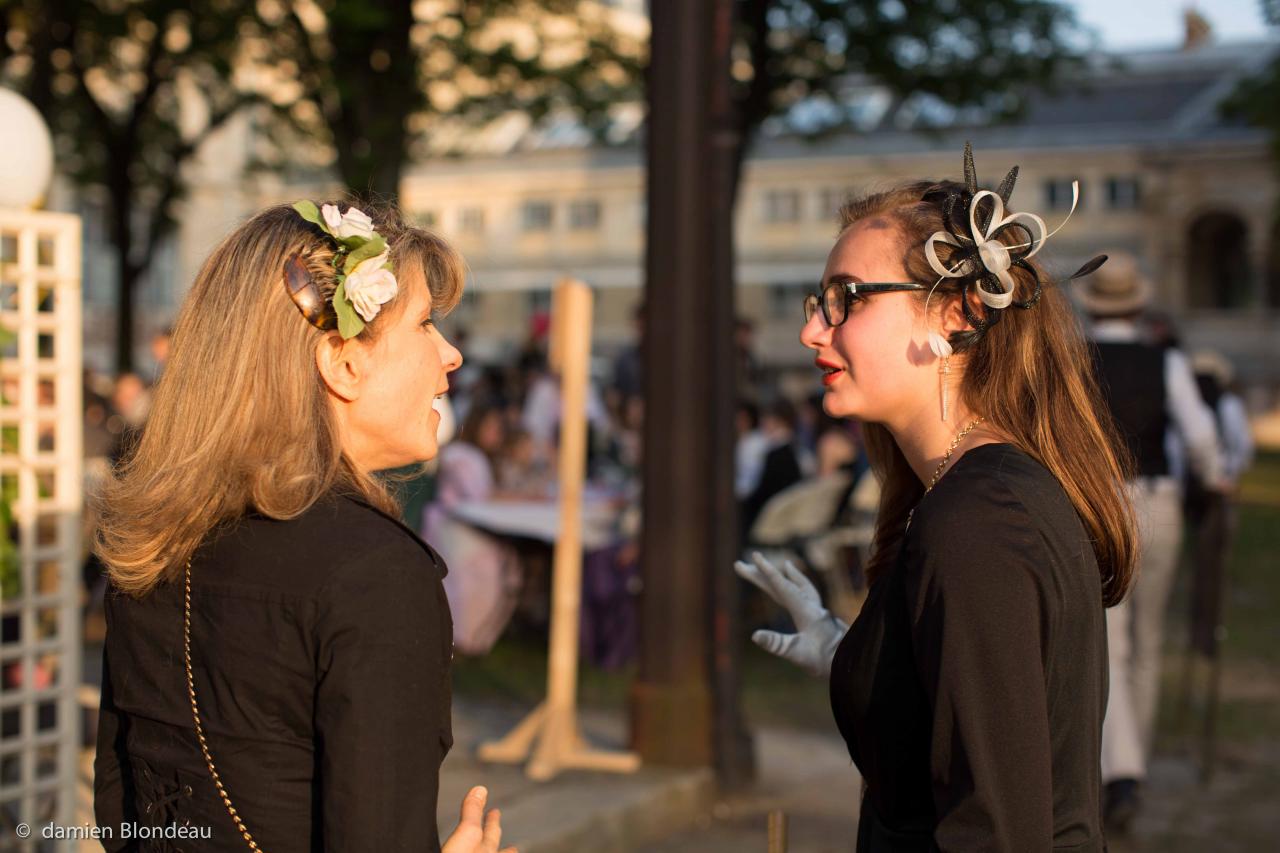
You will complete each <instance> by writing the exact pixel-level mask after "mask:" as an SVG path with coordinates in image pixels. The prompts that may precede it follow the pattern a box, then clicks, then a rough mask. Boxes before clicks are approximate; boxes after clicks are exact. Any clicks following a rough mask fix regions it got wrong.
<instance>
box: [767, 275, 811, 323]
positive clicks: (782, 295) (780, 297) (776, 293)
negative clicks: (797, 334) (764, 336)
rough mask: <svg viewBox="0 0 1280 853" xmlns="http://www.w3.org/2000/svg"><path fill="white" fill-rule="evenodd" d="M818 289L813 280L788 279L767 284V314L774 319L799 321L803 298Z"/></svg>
mask: <svg viewBox="0 0 1280 853" xmlns="http://www.w3.org/2000/svg"><path fill="white" fill-rule="evenodd" d="M817 289H818V286H817V284H816V283H815V282H809V281H803V282H797V281H790V282H783V283H779V284H772V285H770V286H769V314H770V316H771V317H773V318H774V319H779V320H791V321H794V322H797V323H798V322H800V321H801V320H802V319H803V317H804V298H805V297H806V296H808V295H809V294H810V293H813V292H814V291H816V290H817Z"/></svg>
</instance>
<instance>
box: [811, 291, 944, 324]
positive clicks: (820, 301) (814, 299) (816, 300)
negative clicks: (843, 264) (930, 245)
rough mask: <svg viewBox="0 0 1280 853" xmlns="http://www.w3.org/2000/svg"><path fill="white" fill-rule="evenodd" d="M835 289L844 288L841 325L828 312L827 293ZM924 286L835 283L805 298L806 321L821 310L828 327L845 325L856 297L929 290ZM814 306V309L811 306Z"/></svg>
mask: <svg viewBox="0 0 1280 853" xmlns="http://www.w3.org/2000/svg"><path fill="white" fill-rule="evenodd" d="M833 287H842V288H844V316H843V317H842V318H840V322H839V323H833V322H831V315H830V313H828V311H827V300H826V299H825V296H826V293H827V291H828V290H830V289H831V288H833ZM927 289H928V288H926V287H925V286H924V285H923V284H920V283H919V282H915V281H876V282H868V281H833V282H832V283H831V284H828V285H827V286H826V287H824V288H822V291H821V292H820V293H809V294H806V295H805V297H804V321H805V322H806V323H808V322H809V321H810V320H812V319H813V315H814V313H816V311H817V310H818V309H819V308H821V309H822V319H823V320H825V321H826V323H827V325H828V326H831V327H835V326H839V325H841V324H843V323H844V321H845V320H848V319H849V302H850V301H851V300H852V299H853V297H854V296H861V295H864V294H870V293H893V292H894V291H905V290H927ZM810 305H812V306H813V308H810V307H809V306H810Z"/></svg>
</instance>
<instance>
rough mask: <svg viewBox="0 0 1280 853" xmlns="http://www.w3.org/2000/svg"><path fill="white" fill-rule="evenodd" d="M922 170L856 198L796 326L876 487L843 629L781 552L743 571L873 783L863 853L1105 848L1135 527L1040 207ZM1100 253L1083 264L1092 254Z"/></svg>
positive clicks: (761, 639) (765, 641)
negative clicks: (768, 601)
mask: <svg viewBox="0 0 1280 853" xmlns="http://www.w3.org/2000/svg"><path fill="white" fill-rule="evenodd" d="M1016 172H1017V170H1016V169H1014V170H1012V171H1011V172H1010V173H1009V175H1008V176H1007V177H1006V178H1005V179H1004V181H1002V182H1001V184H1000V186H999V190H998V191H996V192H991V191H985V190H980V189H979V184H978V180H977V175H976V173H975V171H974V168H973V161H972V155H971V153H970V151H969V150H968V148H967V147H966V151H965V181H964V183H959V182H952V181H942V182H933V181H919V182H915V183H909V184H904V185H901V186H899V187H897V188H895V189H892V190H888V191H885V192H879V193H874V194H872V195H868V196H864V197H861V198H858V199H855V200H853V201H850V202H849V203H848V204H846V205H845V206H844V207H843V208H842V209H841V214H840V233H839V236H838V238H837V240H836V244H835V246H834V248H833V249H832V250H831V254H830V256H829V257H828V259H827V266H826V270H825V271H824V273H823V276H822V281H821V285H820V292H819V293H815V294H811V295H810V296H808V297H807V298H806V299H805V303H804V309H805V314H804V316H805V325H804V327H803V329H802V330H801V333H800V340H801V343H803V344H804V345H805V346H807V347H809V348H810V349H812V350H813V351H814V353H815V356H816V358H815V364H816V366H817V367H818V369H819V370H820V371H822V382H823V385H824V387H825V389H826V395H825V397H824V401H823V404H824V408H825V410H826V411H827V412H828V413H829V414H831V415H833V416H836V417H842V418H856V419H857V420H859V421H861V422H862V423H863V425H864V435H865V439H866V446H867V451H868V454H869V455H870V458H871V461H872V465H873V467H874V468H875V470H876V472H877V474H878V476H879V478H880V480H881V482H882V484H883V490H882V497H881V502H880V509H879V513H878V515H877V518H876V526H875V534H874V541H875V546H874V550H873V551H872V555H871V559H870V561H869V562H868V564H867V567H866V571H867V576H868V578H869V579H870V582H871V586H870V589H869V592H868V597H867V599H866V602H865V604H864V605H863V607H862V610H861V613H860V614H859V615H858V617H857V619H856V620H855V621H854V623H853V625H852V626H848V627H847V630H846V626H845V625H844V624H843V623H842V622H840V621H839V620H838V619H836V618H835V617H834V616H832V615H831V613H830V612H829V611H828V610H827V609H826V608H825V607H823V606H822V603H821V599H820V596H819V594H818V592H817V590H816V589H815V588H814V587H813V585H812V584H811V583H810V582H809V581H808V579H807V578H806V577H805V576H804V575H803V574H802V573H801V572H800V571H799V570H798V569H796V568H795V567H794V566H792V565H790V564H784V565H783V566H781V567H775V566H773V565H772V564H770V563H769V562H768V561H767V560H766V559H765V558H764V557H763V556H761V555H759V554H757V555H755V558H754V564H749V563H741V562H740V563H738V564H737V565H736V567H735V568H736V569H737V570H738V572H739V573H740V574H741V575H743V576H744V577H746V578H747V579H749V580H751V581H753V582H754V583H756V584H757V585H758V586H760V587H761V588H762V589H763V590H764V591H765V592H767V593H769V594H770V595H771V596H772V597H774V598H775V599H776V600H777V601H779V603H781V604H783V606H784V607H786V608H787V609H788V610H789V611H790V612H791V614H792V617H793V620H794V622H795V624H796V627H797V631H796V633H793V634H787V635H782V634H777V633H771V632H757V633H756V634H754V635H753V640H755V641H756V642H757V643H758V644H759V645H761V646H762V647H764V648H765V649H766V650H767V651H770V652H772V653H774V654H778V655H781V656H782V657H784V658H786V659H788V660H791V661H792V662H794V663H797V664H799V665H801V666H804V667H805V668H807V669H808V670H809V671H811V672H814V673H818V674H823V673H829V674H830V687H831V702H832V708H833V711H834V714H835V718H836V723H837V725H838V726H839V729H840V732H841V734H842V735H843V736H844V739H845V742H846V744H847V746H848V749H849V754H850V756H851V757H852V758H853V760H854V762H855V763H856V764H857V766H858V769H859V771H860V772H861V773H862V777H863V780H864V795H863V797H862V802H861V814H860V817H859V819H858V842H857V849H858V851H859V853H876V851H925V850H992V851H997V850H998V851H1009V853H1023V851H1047V850H1050V849H1054V848H1057V849H1070V850H1076V851H1089V853H1101V851H1103V850H1105V849H1106V842H1105V839H1104V836H1103V831H1102V820H1101V814H1100V811H1101V809H1100V805H1101V796H1100V795H1101V780H1100V772H1099V766H1098V755H1099V753H1100V750H1101V737H1102V718H1103V714H1104V711H1105V708H1106V701H1107V698H1106V697H1107V658H1106V654H1107V652H1106V641H1107V636H1106V620H1105V617H1104V608H1105V607H1107V606H1112V605H1115V604H1116V603H1117V602H1119V601H1120V600H1122V599H1123V598H1124V595H1125V593H1126V591H1127V589H1128V585H1129V579H1130V577H1131V573H1132V570H1133V565H1134V556H1135V553H1136V547H1135V545H1136V542H1135V540H1136V535H1135V532H1134V528H1133V522H1132V517H1131V512H1130V508H1129V504H1128V500H1127V498H1126V494H1125V489H1124V480H1123V476H1124V475H1123V469H1122V466H1121V463H1120V459H1119V454H1120V452H1121V450H1122V446H1121V444H1120V441H1119V439H1118V437H1117V436H1115V435H1114V432H1113V431H1112V430H1111V428H1110V420H1109V418H1108V417H1107V413H1106V407H1105V405H1104V404H1103V402H1102V400H1101V398H1100V395H1099V393H1098V390H1097V387H1096V385H1095V383H1094V379H1093V376H1092V373H1091V372H1090V370H1089V359H1088V354H1087V348H1086V342H1085V340H1084V337H1083V335H1082V333H1081V330H1080V328H1079V324H1078V323H1077V321H1076V319H1075V316H1074V313H1073V311H1072V308H1071V304H1070V302H1069V300H1068V299H1067V297H1066V295H1065V294H1064V293H1063V292H1062V289H1061V288H1060V287H1058V286H1056V285H1055V284H1054V283H1053V282H1051V281H1049V280H1047V278H1046V274H1045V273H1044V272H1043V271H1042V270H1041V269H1040V268H1039V266H1038V264H1037V262H1036V260H1035V259H1034V258H1033V257H1032V255H1033V253H1034V251H1035V250H1037V249H1038V248H1039V247H1040V245H1042V244H1043V243H1044V241H1045V240H1046V239H1047V235H1046V229H1045V226H1044V223H1043V221H1041V220H1040V219H1039V218H1038V217H1033V216H1030V215H1028V214H1013V213H1009V212H1008V211H1007V209H1006V204H1007V202H1008V199H1009V196H1010V193H1011V191H1012V189H1013V185H1014V179H1015V177H1016ZM1096 263H1097V260H1096V259H1095V261H1094V262H1091V264H1087V265H1086V266H1085V267H1083V268H1082V269H1081V270H1080V271H1079V272H1078V273H1077V275H1082V274H1085V273H1087V272H1088V270H1089V269H1091V268H1096Z"/></svg>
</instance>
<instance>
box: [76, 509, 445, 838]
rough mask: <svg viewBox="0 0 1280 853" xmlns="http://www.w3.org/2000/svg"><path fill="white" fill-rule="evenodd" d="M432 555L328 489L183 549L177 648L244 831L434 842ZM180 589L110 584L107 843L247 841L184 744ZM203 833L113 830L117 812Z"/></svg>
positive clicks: (100, 773)
mask: <svg viewBox="0 0 1280 853" xmlns="http://www.w3.org/2000/svg"><path fill="white" fill-rule="evenodd" d="M444 573H445V567H444V563H443V561H442V560H441V559H440V558H439V556H438V555H437V554H436V553H435V552H434V551H433V550H432V549H431V548H429V547H428V546H427V545H426V544H425V543H423V542H422V540H421V539H419V538H418V537H417V535H416V534H414V533H413V532H412V531H410V530H409V529H408V528H406V527H404V525H402V524H401V523H400V522H399V521H398V520H397V519H394V518H392V517H391V516H388V515H385V514H383V513H382V512H380V511H379V510H377V509H375V508H374V507H372V506H370V505H368V504H366V503H364V502H362V501H360V500H358V499H355V498H350V497H341V496H337V495H333V494H330V495H327V496H325V497H324V498H322V499H321V500H320V501H318V502H317V503H316V504H314V505H313V506H312V507H311V508H310V509H308V510H307V511H306V512H305V513H303V514H302V515H300V516H299V517H297V518H294V519H291V520H288V521H275V520H272V519H269V518H266V517H264V516H261V515H257V514H253V513H250V514H248V515H246V516H244V517H243V518H241V519H240V520H239V521H238V522H237V523H235V524H233V525H230V528H229V529H226V530H223V531H221V532H220V533H219V534H218V535H215V536H210V537H208V538H207V539H206V541H205V543H204V544H202V545H201V546H200V548H199V549H198V550H197V551H196V554H195V556H194V558H193V560H192V596H191V619H192V625H191V634H192V638H191V644H192V649H191V657H192V666H193V671H194V676H195V685H196V694H197V698H198V700H199V703H200V714H201V719H202V723H203V727H204V731H205V735H206V737H207V738H208V743H209V748H210V750H211V752H212V755H213V759H214V762H215V763H216V766H217V770H218V774H219V776H220V777H221V778H222V781H223V784H224V785H225V786H226V789H227V793H228V794H229V795H230V797H231V801H232V804H233V805H234V806H235V808H236V810H237V811H238V812H239V814H240V816H241V817H242V819H243V820H244V822H245V824H246V826H247V828H248V830H249V831H250V832H251V833H252V834H253V837H254V840H255V841H257V842H258V844H259V845H260V847H261V848H262V849H264V850H268V851H272V853H277V851H339V850H340V851H355V850H360V851H363V850H378V851H398V850H413V851H424V850H435V851H438V850H439V847H440V841H439V837H438V835H437V830H436V798H437V793H438V786H439V769H440V763H441V762H442V761H443V760H444V756H445V754H446V752H447V751H448V749H449V747H450V745H451V744H452V733H451V725H450V716H449V704H450V689H449V688H450V685H449V662H450V659H451V657H452V623H451V620H450V616H449V607H448V602H447V601H446V599H445V595H444V589H443V586H442V584H441V578H442V577H443V575H444ZM182 593H183V584H182V581H181V580H179V581H178V582H177V583H164V584H162V585H160V586H159V587H157V588H156V589H154V590H152V591H151V592H150V593H148V594H147V595H146V596H144V597H143V598H141V599H134V598H131V597H128V596H125V595H120V594H115V593H109V598H108V601H107V625H108V628H107V643H106V650H105V661H104V665H105V668H104V673H103V688H102V706H101V714H100V722H99V727H98V752H97V759H96V761H95V780H94V810H95V813H96V817H97V821H98V825H99V826H100V827H105V828H109V829H113V830H114V837H113V838H111V839H105V840H104V845H105V846H106V848H107V849H108V850H110V851H115V850H174V849H182V848H185V849H188V850H217V851H223V850H226V851H231V850H235V851H240V850H245V849H247V847H246V844H245V841H244V839H243V838H242V837H241V835H240V833H239V832H238V831H237V829H236V827H235V825H234V823H233V822H232V820H231V818H230V816H229V815H228V812H227V809H226V807H225V805H224V803H223V801H222V799H221V798H220V796H219V795H218V793H217V791H216V789H215V787H214V784H213V780H212V779H211V777H210V774H209V772H208V770H207V769H206V766H205V762H204V758H203V756H202V754H201V751H200V748H199V744H198V743H197V740H196V737H195V731H194V725H193V721H192V713H191V703H190V700H189V698H188V693H187V684H186V674H185V668H184V664H183V642H182V639H183V594H182ZM134 822H137V823H139V824H142V825H144V826H148V825H149V826H153V827H159V826H165V825H169V824H174V825H177V826H183V827H188V831H196V830H199V829H200V828H202V827H208V828H209V829H208V832H209V834H210V835H211V837H210V838H204V837H199V836H198V837H195V838H193V839H191V840H185V841H184V840H182V839H176V840H174V839H150V840H146V841H143V842H138V841H128V840H126V839H123V838H122V837H121V834H122V833H121V830H120V826H121V824H122V823H134Z"/></svg>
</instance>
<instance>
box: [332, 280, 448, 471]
mask: <svg viewBox="0 0 1280 853" xmlns="http://www.w3.org/2000/svg"><path fill="white" fill-rule="evenodd" d="M399 278H400V287H401V289H402V291H403V292H404V295H403V297H402V298H403V299H405V300H406V301H405V304H404V305H402V306H397V309H398V313H396V314H395V315H394V316H390V317H388V318H387V319H388V320H389V322H388V323H387V324H386V325H384V326H383V327H382V328H381V329H380V333H379V335H378V338H377V339H376V340H375V341H374V342H373V343H372V344H368V345H364V346H367V347H368V349H367V352H366V353H365V354H364V355H365V358H364V359H363V361H364V364H365V367H364V376H363V378H362V380H361V389H360V395H359V396H358V397H357V398H356V399H354V400H352V401H351V404H350V408H349V418H348V426H349V434H350V439H351V441H352V442H353V443H355V444H356V447H355V448H352V449H353V450H355V454H354V455H355V457H356V458H357V459H358V460H359V462H360V464H361V465H362V467H364V468H366V469H367V470H370V471H379V470H385V469H388V468H398V467H400V466H401V465H409V464H411V463H414V462H421V461H423V460H426V459H431V458H434V457H435V455H436V452H437V451H438V450H439V446H438V444H437V441H436V430H437V429H438V428H439V426H440V414H439V412H437V411H436V410H435V408H434V407H433V403H434V402H435V399H436V397H438V396H440V395H442V394H444V393H445V392H446V391H448V390H449V379H448V374H449V373H451V372H453V371H454V370H457V369H458V367H460V366H461V365H462V354H461V353H459V352H458V350H457V349H456V348H455V347H454V346H453V344H451V343H449V342H448V341H447V340H445V338H444V336H443V335H441V334H440V330H439V329H438V328H437V327H436V325H435V324H434V323H433V322H432V321H431V296H430V293H429V291H428V290H427V285H426V282H425V281H424V278H423V273H422V271H421V270H420V269H416V270H414V269H406V270H405V271H404V272H403V273H400V274H399Z"/></svg>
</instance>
